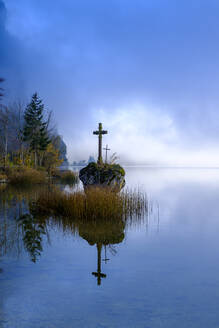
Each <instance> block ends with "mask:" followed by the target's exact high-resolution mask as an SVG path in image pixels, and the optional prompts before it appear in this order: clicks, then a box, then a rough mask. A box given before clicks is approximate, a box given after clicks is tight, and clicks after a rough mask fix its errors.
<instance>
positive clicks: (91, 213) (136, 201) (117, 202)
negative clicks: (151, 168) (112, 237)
mask: <svg viewBox="0 0 219 328" xmlns="http://www.w3.org/2000/svg"><path fill="white" fill-rule="evenodd" d="M35 206H36V210H37V211H38V212H41V213H47V214H51V215H54V216H62V217H68V218H69V217H71V218H73V219H74V220H77V221H78V220H89V221H90V220H97V219H98V220H99V219H100V220H114V219H126V218H129V217H133V216H135V217H136V216H141V215H143V214H144V213H145V211H147V199H146V196H145V195H144V194H142V193H140V192H137V191H130V190H126V191H123V192H121V193H115V192H111V191H109V190H108V189H103V188H89V189H88V190H86V192H83V191H75V192H74V193H69V194H67V193H64V192H61V191H58V190H57V191H53V192H47V193H43V194H42V195H40V197H39V199H38V200H37V202H36V204H35Z"/></svg>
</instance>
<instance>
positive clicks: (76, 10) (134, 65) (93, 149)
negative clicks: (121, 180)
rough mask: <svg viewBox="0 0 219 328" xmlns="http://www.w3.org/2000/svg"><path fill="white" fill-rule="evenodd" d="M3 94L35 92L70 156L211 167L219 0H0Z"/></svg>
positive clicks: (215, 143)
mask: <svg viewBox="0 0 219 328" xmlns="http://www.w3.org/2000/svg"><path fill="white" fill-rule="evenodd" d="M0 76H2V77H4V78H5V79H6V81H5V83H4V88H5V101H13V100H17V99H20V100H22V101H24V102H28V101H29V100H30V98H31V95H32V94H33V93H34V92H35V91H37V92H38V93H39V95H40V97H41V98H42V99H43V101H44V103H45V106H46V108H48V109H52V110H53V112H54V119H55V121H56V122H57V127H58V130H59V133H60V134H61V135H62V136H63V139H64V141H65V142H66V144H67V147H68V158H69V161H70V162H71V161H73V160H79V159H87V158H88V157H89V155H93V156H97V137H96V136H93V134H92V131H93V130H95V129H96V128H97V125H98V123H99V122H102V123H103V127H104V128H105V129H106V130H108V134H107V135H106V136H104V139H103V143H104V145H105V144H108V146H109V148H110V149H111V150H110V153H109V155H110V154H111V155H112V154H113V153H114V152H116V153H117V155H118V156H119V158H120V162H122V163H129V164H134V163H135V164H141V165H143V164H147V165H170V166H175V165H177V166H219V1H218V0H183V1H179V0H105V1H103V0H92V1H91V0H62V1H60V0H53V1H51V0H47V1H45V0H19V1H18V0H4V1H3V0H0Z"/></svg>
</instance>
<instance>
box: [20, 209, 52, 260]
mask: <svg viewBox="0 0 219 328" xmlns="http://www.w3.org/2000/svg"><path fill="white" fill-rule="evenodd" d="M18 221H19V224H20V226H21V227H22V231H23V243H24V247H25V249H26V250H27V252H28V253H29V255H30V258H31V261H32V262H34V263H35V262H36V260H37V257H38V256H40V255H41V252H42V251H43V248H42V235H45V234H46V232H45V227H44V225H42V224H41V223H39V222H37V220H36V218H34V217H33V216H32V215H31V214H25V215H22V216H21V217H20V218H19V219H18Z"/></svg>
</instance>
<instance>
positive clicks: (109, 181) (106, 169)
mask: <svg viewBox="0 0 219 328" xmlns="http://www.w3.org/2000/svg"><path fill="white" fill-rule="evenodd" d="M93 134H95V135H98V141H99V142H98V161H97V163H95V162H92V163H89V164H88V165H87V166H86V167H84V168H83V169H81V170H80V172H79V178H80V180H81V181H82V183H83V185H84V187H85V188H86V187H91V186H95V187H107V188H110V189H112V191H120V190H121V189H122V188H123V187H124V185H125V170H124V169H123V168H122V167H121V166H120V165H119V164H108V163H103V159H102V135H103V134H107V131H105V130H103V129H102V123H99V129H98V130H97V131H94V132H93Z"/></svg>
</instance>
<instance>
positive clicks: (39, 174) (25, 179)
mask: <svg viewBox="0 0 219 328" xmlns="http://www.w3.org/2000/svg"><path fill="white" fill-rule="evenodd" d="M8 181H9V183H10V184H12V185H19V186H25V185H32V184H42V183H45V182H46V174H45V172H43V171H38V170H34V169H32V168H27V167H21V168H18V169H14V170H11V171H9V172H8Z"/></svg>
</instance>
